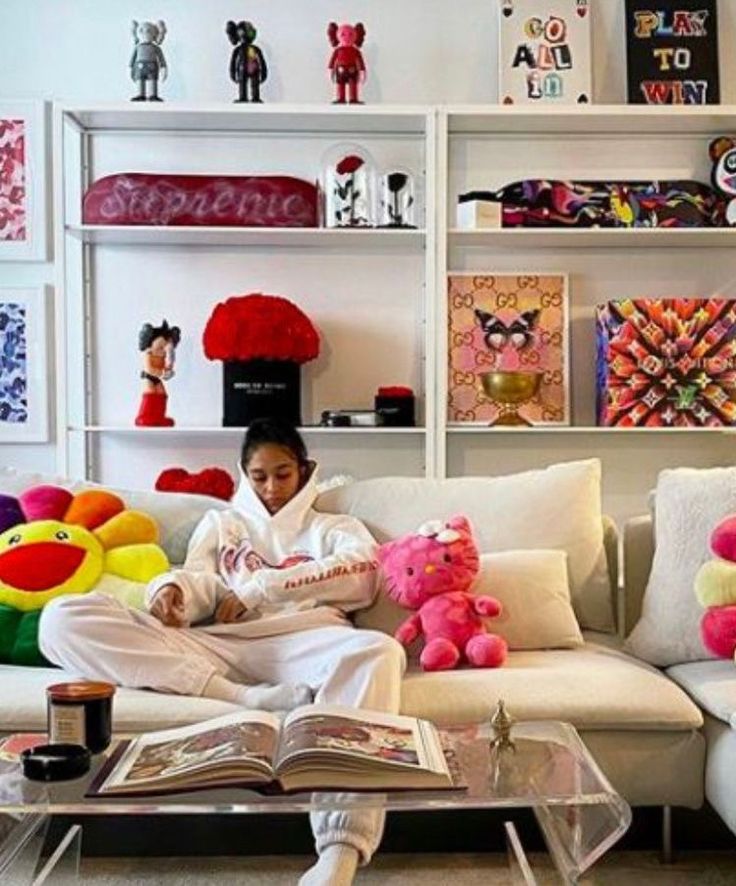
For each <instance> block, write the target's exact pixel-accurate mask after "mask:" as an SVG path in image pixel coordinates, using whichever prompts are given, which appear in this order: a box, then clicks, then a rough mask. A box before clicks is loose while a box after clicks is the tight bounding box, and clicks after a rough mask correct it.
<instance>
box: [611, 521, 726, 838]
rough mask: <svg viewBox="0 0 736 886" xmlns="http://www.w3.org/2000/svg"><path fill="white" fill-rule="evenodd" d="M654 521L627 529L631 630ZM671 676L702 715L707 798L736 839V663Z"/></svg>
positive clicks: (688, 667)
mask: <svg viewBox="0 0 736 886" xmlns="http://www.w3.org/2000/svg"><path fill="white" fill-rule="evenodd" d="M654 546H655V545H654V532H653V524H652V519H651V517H649V516H642V517H637V518H635V519H634V520H630V521H629V522H628V523H627V524H626V526H625V528H624V554H625V559H624V569H625V574H626V576H627V579H626V627H627V629H629V630H630V629H632V628H633V627H634V625H635V624H636V622H637V620H638V618H639V614H640V611H641V604H642V601H643V599H644V592H645V590H646V586H647V579H648V577H649V572H650V569H651V566H652V560H653V556H654ZM665 673H666V674H667V676H668V677H669V678H670V679H671V680H673V681H674V682H675V683H677V684H678V686H681V687H682V688H683V689H684V690H685V692H687V694H688V695H689V696H690V698H691V699H692V700H693V701H694V702H695V703H696V704H697V705H698V707H699V708H700V709H701V710H702V712H703V729H702V735H703V736H704V738H705V742H706V761H705V779H704V785H705V797H706V799H707V800H708V801H709V802H710V804H711V806H713V808H714V809H715V810H716V812H718V814H719V815H720V816H721V818H722V819H723V820H724V821H725V823H726V824H727V825H728V827H729V828H730V829H731V830H732V831H733V832H734V834H736V663H734V662H733V661H732V660H722V659H716V660H710V661H693V662H688V663H685V664H677V665H672V666H671V667H668V668H667V669H666V671H665Z"/></svg>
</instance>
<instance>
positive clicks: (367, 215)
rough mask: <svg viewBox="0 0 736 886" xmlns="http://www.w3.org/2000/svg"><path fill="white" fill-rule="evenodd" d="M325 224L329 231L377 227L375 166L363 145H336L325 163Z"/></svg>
mask: <svg viewBox="0 0 736 886" xmlns="http://www.w3.org/2000/svg"><path fill="white" fill-rule="evenodd" d="M320 184H321V187H322V196H323V224H324V226H325V227H326V228H372V227H375V226H376V216H377V213H376V164H375V162H374V161H373V158H372V157H371V155H370V154H369V153H368V151H366V149H365V148H362V147H361V146H360V145H357V144H351V143H347V142H345V143H341V144H336V145H333V146H332V147H331V148H330V149H329V151H327V153H326V154H325V155H324V158H323V160H322V171H321V182H320Z"/></svg>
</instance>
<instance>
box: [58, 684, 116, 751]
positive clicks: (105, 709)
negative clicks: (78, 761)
mask: <svg viewBox="0 0 736 886" xmlns="http://www.w3.org/2000/svg"><path fill="white" fill-rule="evenodd" d="M114 694H115V687H114V686H113V684H112V683H88V682H78V683H55V684H54V685H53V686H49V687H48V688H47V689H46V713H47V721H48V732H49V741H50V742H52V743H57V742H58V743H63V744H78V745H83V746H84V747H86V748H89V750H90V751H92V753H93V754H99V753H100V752H101V751H104V750H105V748H107V747H108V745H109V744H110V740H111V738H112V697H113V695H114Z"/></svg>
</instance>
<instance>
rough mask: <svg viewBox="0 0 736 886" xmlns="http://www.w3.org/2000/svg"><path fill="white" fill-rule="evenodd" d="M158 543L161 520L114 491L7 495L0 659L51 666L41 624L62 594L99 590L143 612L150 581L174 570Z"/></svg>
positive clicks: (0, 513)
mask: <svg viewBox="0 0 736 886" xmlns="http://www.w3.org/2000/svg"><path fill="white" fill-rule="evenodd" d="M157 542H158V527H157V525H156V523H155V521H154V520H153V519H152V518H151V517H149V516H148V515H147V514H144V513H142V512H140V511H131V510H127V509H126V507H125V503H124V502H123V501H122V499H120V498H118V496H116V495H113V494H112V493H111V492H106V491H104V490H98V489H94V490H86V491H85V492H80V493H79V494H77V495H73V494H72V493H71V492H69V490H68V489H63V488H62V487H59V486H34V487H32V488H31V489H28V490H26V491H25V492H24V493H22V494H21V495H19V496H18V497H17V498H16V497H14V496H9V495H0V662H6V663H11V664H25V665H36V664H46V663H47V662H46V661H45V660H44V658H43V656H42V655H41V653H40V652H39V649H38V622H39V619H40V617H41V611H42V609H43V607H44V606H45V605H46V603H48V602H49V600H53V599H55V598H56V597H60V596H62V595H64V594H86V593H88V592H89V591H92V590H96V591H101V592H102V593H109V594H111V595H112V596H115V597H117V598H118V599H121V600H122V601H123V602H125V603H127V604H128V605H130V606H134V607H142V606H143V599H144V592H145V587H146V584H147V583H148V582H149V581H150V580H151V579H152V578H154V577H155V576H157V575H160V574H161V573H163V572H166V571H167V570H168V568H169V561H168V559H167V557H166V554H165V553H164V552H163V551H162V550H161V548H160V547H159V546H158V544H157Z"/></svg>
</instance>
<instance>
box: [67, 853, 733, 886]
mask: <svg viewBox="0 0 736 886" xmlns="http://www.w3.org/2000/svg"><path fill="white" fill-rule="evenodd" d="M310 861H311V860H310V859H309V858H307V857H301V856H261V857H258V856H250V857H245V858H172V859H161V858H144V859H127V858H125V859H115V858H91V859H85V860H84V861H83V862H82V871H81V873H82V877H81V883H82V884H85V886H131V884H135V886H153V884H155V886H209V884H212V886H215V884H216V886H288V884H292V886H293V884H295V883H296V881H297V880H298V878H299V875H300V874H301V873H302V871H304V870H305V869H306V868H307V867H308V865H309V863H310ZM532 863H533V866H534V871H535V874H536V875H537V877H538V881H539V884H540V886H542V884H544V886H548V884H549V886H552V884H557V883H559V879H558V878H557V876H556V875H555V874H554V872H553V870H552V867H551V865H550V862H549V860H548V859H547V858H546V857H545V856H544V855H541V854H535V855H533V856H532ZM511 882H512V881H511V878H510V876H509V874H508V871H507V867H506V858H505V857H504V856H503V855H502V854H500V853H489V854H486V855H461V854H453V855H427V854H421V855H393V854H385V855H383V856H380V855H379V856H377V857H376V858H375V860H374V861H373V863H372V864H371V865H370V867H368V868H365V869H364V870H361V871H360V872H359V874H358V877H357V880H356V886H361V884H364V886H368V884H374V886H378V884H381V886H404V884H406V886H414V884H415V886H446V884H448V883H455V884H458V886H460V884H461V886H481V884H483V886H486V884H489V883H492V884H494V886H507V884H509V886H510V884H511ZM581 883H583V884H589V886H592V884H596V886H621V884H625V886H735V884H736V853H733V852H722V853H716V852H708V853H698V852H690V853H687V854H683V855H682V856H681V857H680V858H678V860H677V863H676V864H674V865H670V866H665V865H661V864H660V863H659V861H658V859H657V856H656V855H655V854H654V853H651V852H619V853H615V852H613V853H611V854H610V855H609V856H608V857H607V858H606V859H604V860H603V861H602V862H601V863H599V864H598V865H596V866H595V868H594V869H593V872H592V873H590V874H589V875H588V876H586V877H584V878H583V880H581Z"/></svg>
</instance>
